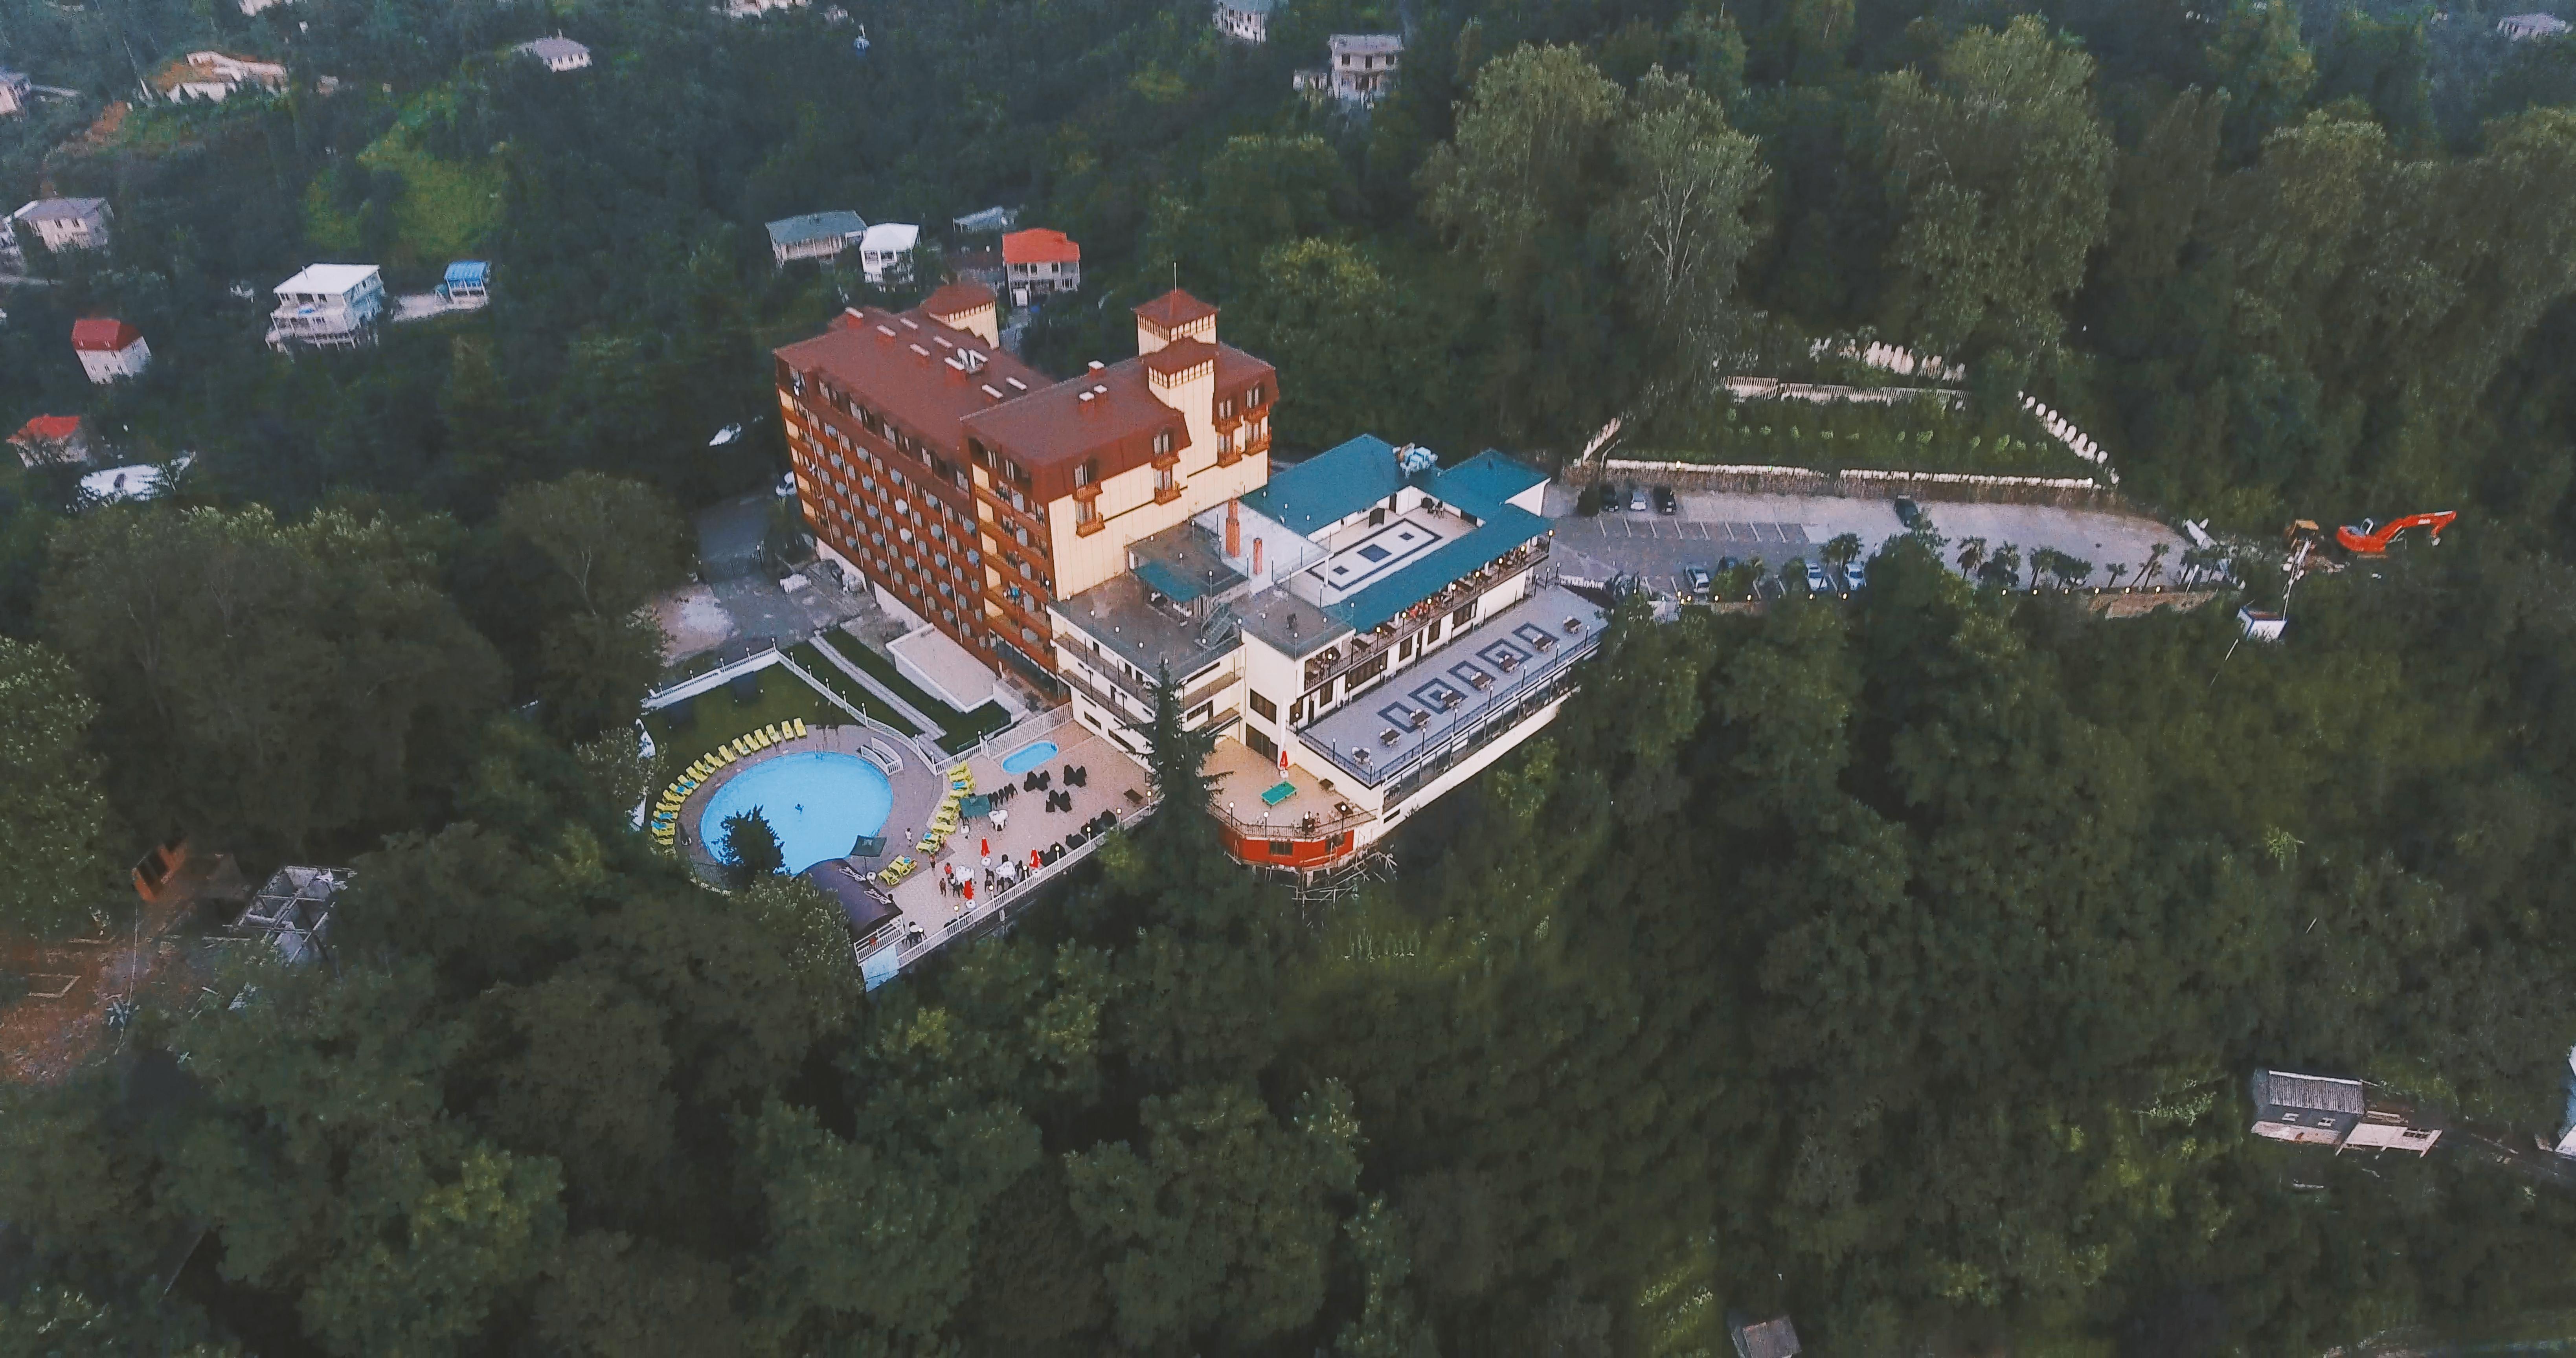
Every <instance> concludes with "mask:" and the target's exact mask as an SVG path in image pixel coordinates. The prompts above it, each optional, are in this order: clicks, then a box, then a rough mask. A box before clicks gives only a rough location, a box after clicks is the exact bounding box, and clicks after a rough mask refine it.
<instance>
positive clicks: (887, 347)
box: [778, 307, 1055, 456]
mask: <svg viewBox="0 0 2576 1358" xmlns="http://www.w3.org/2000/svg"><path fill="white" fill-rule="evenodd" d="M967 353H973V354H979V355H982V356H983V362H982V366H981V367H980V368H979V369H978V370H977V371H976V372H974V373H973V374H971V375H970V374H967V373H961V372H959V371H958V370H956V369H955V368H951V367H949V366H948V364H947V363H946V361H945V360H947V359H950V358H956V357H959V356H961V355H963V354H967ZM778 357H779V359H780V360H781V361H782V362H784V363H786V364H787V365H788V366H789V367H791V368H793V369H795V370H796V371H798V372H802V373H810V374H814V375H817V376H819V377H821V378H822V379H823V380H824V381H826V382H828V383H830V384H831V385H832V386H834V387H836V388H838V389H840V390H842V391H845V392H847V393H848V394H850V395H852V396H854V397H856V398H857V399H858V401H859V402H860V404H862V405H865V406H868V407H869V408H871V409H873V410H875V411H876V412H877V413H879V414H880V415H884V416H886V417H888V418H890V419H892V420H893V421H894V422H895V423H896V424H897V425H899V426H901V427H902V428H904V429H905V430H907V431H909V432H910V433H911V434H912V435H913V436H915V437H916V438H922V439H927V440H929V441H930V442H931V443H933V444H936V445H938V446H939V447H942V448H944V449H946V450H947V451H948V452H949V453H950V454H952V455H959V456H962V455H963V452H964V443H965V441H964V439H963V438H962V437H961V435H960V433H959V430H958V422H959V421H961V420H963V419H965V418H966V417H967V416H969V415H973V414H975V413H977V412H979V411H983V410H989V409H991V408H992V407H993V406H994V405H996V404H997V402H996V400H995V399H994V398H993V397H992V396H990V395H988V394H987V393H986V392H985V390H984V389H985V388H986V387H991V388H992V389H993V390H995V391H998V392H1000V393H1002V396H1001V399H1002V400H1005V401H1007V400H1011V399H1014V398H1017V397H1019V396H1021V395H1022V394H1023V393H1024V392H1031V391H1037V390H1040V389H1042V388H1045V387H1048V386H1052V385H1053V384H1054V381H1055V379H1053V378H1051V377H1048V376H1046V375H1045V374H1043V373H1040V372H1039V371H1038V370H1036V369H1035V368H1032V367H1030V366H1028V365H1027V364H1025V363H1022V362H1021V361H1019V360H1018V359H1016V358H1014V357H1012V356H1011V355H1009V354H1007V353H1003V352H1001V351H999V350H997V349H995V348H994V347H993V346H991V345H989V344H986V343H985V342H984V341H983V340H982V339H981V338H980V337H978V336H975V335H971V334H968V333H967V332H965V331H963V330H956V329H951V328H950V327H948V326H945V325H942V324H940V323H939V322H938V321H935V320H933V319H931V318H930V317H928V316H924V315H920V314H918V313H916V312H905V313H903V314H901V315H897V314H895V313H893V312H890V311H886V310H884V309H883V308H880V307H867V308H864V309H857V308H854V309H851V310H849V311H845V312H843V313H842V314H841V315H840V316H839V317H838V318H837V319H835V320H834V321H833V322H832V328H831V329H830V330H827V331H825V332H824V333H822V334H820V335H817V336H815V337H814V338H812V339H809V340H803V341H800V342H798V343H795V344H790V345H788V346H786V347H785V348H782V349H780V350H779V351H778ZM1014 378H1016V379H1018V381H1019V383H1020V385H1019V386H1017V387H1014V386H1012V385H1011V381H1012V379H1014ZM807 399H808V401H809V403H810V404H813V405H818V406H819V405H823V404H825V402H824V400H823V398H822V396H821V394H820V393H814V394H811V395H809V396H808V398H807Z"/></svg>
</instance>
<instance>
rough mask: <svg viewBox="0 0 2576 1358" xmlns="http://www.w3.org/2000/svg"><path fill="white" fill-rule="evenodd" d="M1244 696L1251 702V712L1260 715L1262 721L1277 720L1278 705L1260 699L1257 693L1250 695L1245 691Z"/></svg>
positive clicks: (1248, 691) (1262, 698)
mask: <svg viewBox="0 0 2576 1358" xmlns="http://www.w3.org/2000/svg"><path fill="white" fill-rule="evenodd" d="M1246 696H1247V697H1248V698H1249V699H1250V700H1251V703H1252V710H1253V711H1255V712H1258V713H1260V714H1261V719H1262V720H1263V721H1277V720H1279V704H1277V703H1274V702H1272V701H1270V700H1269V699H1268V698H1264V697H1262V696H1261V695H1260V694H1258V693H1252V692H1251V691H1250V690H1246Z"/></svg>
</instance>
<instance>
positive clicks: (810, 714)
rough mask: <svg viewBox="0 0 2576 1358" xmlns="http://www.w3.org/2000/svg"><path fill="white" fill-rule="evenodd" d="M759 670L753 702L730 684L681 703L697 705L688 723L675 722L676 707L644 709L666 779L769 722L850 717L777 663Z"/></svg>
mask: <svg viewBox="0 0 2576 1358" xmlns="http://www.w3.org/2000/svg"><path fill="white" fill-rule="evenodd" d="M757 673H758V675H759V678H760V696H759V697H758V698H755V699H753V700H752V701H750V702H747V703H746V702H737V701H735V699H734V696H733V688H732V686H731V685H726V686H724V687H721V688H716V689H711V690H709V691H708V692H705V693H701V694H699V695H698V696H697V697H695V698H692V699H690V700H689V701H688V702H687V703H685V704H682V705H683V706H687V707H690V708H693V709H694V715H693V719H692V720H691V721H690V722H689V724H688V725H687V726H678V725H675V724H674V723H673V722H672V719H671V713H672V711H673V710H674V709H672V708H668V707H666V708H663V709H661V710H660V711H658V712H647V713H645V714H644V729H645V730H647V731H650V732H652V733H653V744H654V747H655V750H656V761H657V763H658V764H659V766H660V776H661V777H662V779H663V780H664V781H668V780H669V779H670V778H672V777H674V776H676V775H677V774H678V773H679V771H680V770H682V769H685V768H687V767H688V766H689V764H690V762H691V761H693V760H695V759H696V758H697V757H698V756H700V755H703V754H709V753H712V752H713V751H714V750H715V748H716V747H717V746H719V745H722V744H724V743H725V742H726V741H728V740H732V739H733V738H734V737H736V736H746V735H749V734H751V733H752V732H754V731H757V730H759V729H761V728H762V727H764V726H769V725H773V724H775V723H778V722H783V721H789V720H792V719H794V718H797V717H803V718H804V719H805V724H806V725H808V726H839V725H842V724H843V723H845V722H847V721H848V720H849V718H848V717H847V716H846V715H844V714H843V713H842V711H841V709H839V708H837V707H834V706H832V705H831V704H830V703H829V702H826V701H824V698H823V695H822V694H820V693H817V692H815V691H814V690H813V689H812V688H811V687H809V686H807V685H806V684H805V683H804V682H803V681H801V680H799V679H798V678H797V677H796V676H795V675H792V674H790V673H788V672H787V671H786V670H784V669H782V668H779V667H777V666H774V665H773V666H771V667H770V668H768V669H765V670H760V671H758V672H757Z"/></svg>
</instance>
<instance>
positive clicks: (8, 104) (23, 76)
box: [0, 66, 35, 117]
mask: <svg viewBox="0 0 2576 1358" xmlns="http://www.w3.org/2000/svg"><path fill="white" fill-rule="evenodd" d="M33 88H34V86H33V85H32V84H31V83H30V82H29V81H28V79H27V73H26V72H24V71H13V70H10V69H9V68H8V67H6V66H0V117H6V116H7V115H9V114H12V113H24V112H26V111H27V104H28V101H29V100H31V99H33V98H34V97H35V96H34V95H33V94H32V93H30V91H31V90H32V89H33Z"/></svg>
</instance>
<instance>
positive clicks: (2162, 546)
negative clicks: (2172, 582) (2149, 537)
mask: <svg viewBox="0 0 2576 1358" xmlns="http://www.w3.org/2000/svg"><path fill="white" fill-rule="evenodd" d="M2171 550H2173V544H2172V543H2170V542H2159V543H2157V544H2156V545H2155V546H2153V547H2150V548H2148V549H2147V568H2146V569H2145V570H2143V571H2140V572H2138V583H2139V584H2141V585H2144V584H2151V583H2153V582H2154V580H2155V578H2156V577H2157V576H2159V575H2162V574H2164V573H2165V553H2166V552H2169V551H2171Z"/></svg>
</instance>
